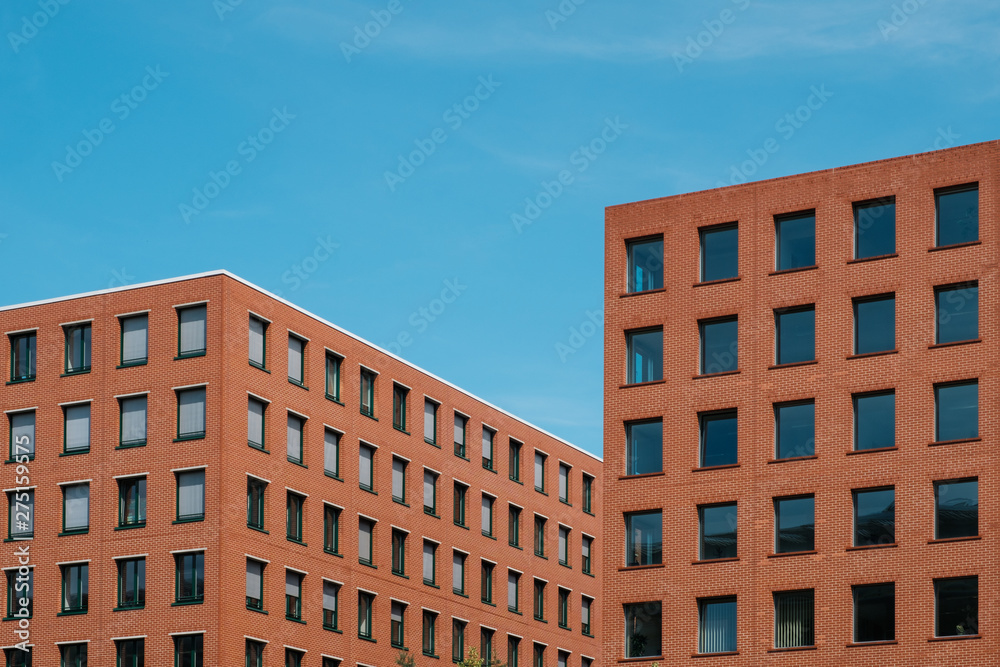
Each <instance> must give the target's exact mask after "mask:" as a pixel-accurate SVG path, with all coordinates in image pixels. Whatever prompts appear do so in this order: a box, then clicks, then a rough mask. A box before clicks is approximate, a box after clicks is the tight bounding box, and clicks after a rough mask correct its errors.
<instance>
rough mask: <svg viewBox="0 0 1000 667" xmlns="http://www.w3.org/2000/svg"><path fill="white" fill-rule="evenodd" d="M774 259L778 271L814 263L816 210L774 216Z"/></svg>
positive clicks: (808, 265)
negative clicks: (775, 249)
mask: <svg viewBox="0 0 1000 667" xmlns="http://www.w3.org/2000/svg"><path fill="white" fill-rule="evenodd" d="M774 230H775V246H776V248H777V252H776V253H775V256H776V257H775V259H776V264H777V266H776V267H775V268H776V270H778V271H788V270H790V269H801V268H806V267H810V266H815V265H816V212H815V211H803V212H801V213H790V214H788V215H780V216H775V217H774Z"/></svg>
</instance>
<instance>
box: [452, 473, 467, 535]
mask: <svg viewBox="0 0 1000 667" xmlns="http://www.w3.org/2000/svg"><path fill="white" fill-rule="evenodd" d="M468 490H469V487H467V486H466V485H465V484H460V483H458V482H455V495H454V501H455V502H454V503H453V505H454V518H453V521H454V522H455V525H456V526H464V525H465V497H466V492H467V491H468Z"/></svg>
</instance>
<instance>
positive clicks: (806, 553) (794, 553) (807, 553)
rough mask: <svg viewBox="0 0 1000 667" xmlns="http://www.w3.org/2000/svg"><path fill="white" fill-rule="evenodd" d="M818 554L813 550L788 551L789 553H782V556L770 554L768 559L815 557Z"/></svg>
mask: <svg viewBox="0 0 1000 667" xmlns="http://www.w3.org/2000/svg"><path fill="white" fill-rule="evenodd" d="M816 553H817V552H816V550H815V549H812V550H811V551H788V552H785V553H780V554H768V555H767V557H768V558H789V557H794V556H815V555H816Z"/></svg>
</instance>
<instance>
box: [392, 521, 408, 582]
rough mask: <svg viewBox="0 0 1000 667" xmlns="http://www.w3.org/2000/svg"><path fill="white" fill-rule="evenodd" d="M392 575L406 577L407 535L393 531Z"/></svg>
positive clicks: (399, 531)
mask: <svg viewBox="0 0 1000 667" xmlns="http://www.w3.org/2000/svg"><path fill="white" fill-rule="evenodd" d="M392 573H393V574H398V575H400V576H404V577H405V576H406V533H404V532H403V531H401V530H397V529H395V528H393V529H392Z"/></svg>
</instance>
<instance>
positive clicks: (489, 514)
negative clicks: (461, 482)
mask: <svg viewBox="0 0 1000 667" xmlns="http://www.w3.org/2000/svg"><path fill="white" fill-rule="evenodd" d="M495 500H496V498H492V497H490V496H487V495H486V494H483V503H482V512H481V514H482V517H481V518H482V531H483V535H485V536H487V537H493V503H494V501H495Z"/></svg>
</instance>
